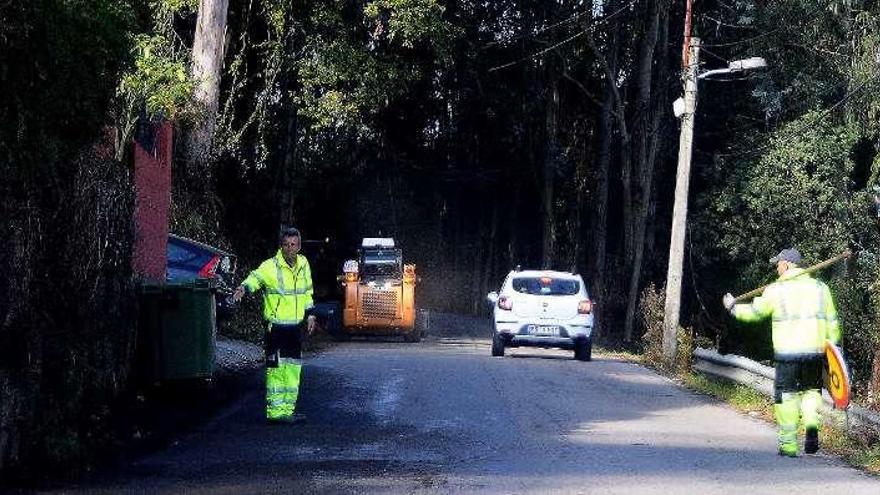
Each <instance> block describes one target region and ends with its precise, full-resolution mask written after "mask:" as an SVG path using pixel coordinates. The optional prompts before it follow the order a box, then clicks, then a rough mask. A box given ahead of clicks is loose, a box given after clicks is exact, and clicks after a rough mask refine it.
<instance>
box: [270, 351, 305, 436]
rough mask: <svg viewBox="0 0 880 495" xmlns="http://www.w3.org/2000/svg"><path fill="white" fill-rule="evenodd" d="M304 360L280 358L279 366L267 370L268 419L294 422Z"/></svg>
mask: <svg viewBox="0 0 880 495" xmlns="http://www.w3.org/2000/svg"><path fill="white" fill-rule="evenodd" d="M301 371H302V360H300V359H293V358H284V357H279V358H278V364H277V366H274V367H267V368H266V418H267V419H271V420H278V421H284V420H292V419H293V413H294V412H295V411H296V401H297V399H298V398H299V379H300V373H301Z"/></svg>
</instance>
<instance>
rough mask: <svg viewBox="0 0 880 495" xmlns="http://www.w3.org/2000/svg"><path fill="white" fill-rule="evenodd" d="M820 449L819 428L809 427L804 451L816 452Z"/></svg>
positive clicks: (806, 452)
mask: <svg viewBox="0 0 880 495" xmlns="http://www.w3.org/2000/svg"><path fill="white" fill-rule="evenodd" d="M818 451H819V429H818V428H807V435H806V438H804V453H805V454H815V453H816V452H818Z"/></svg>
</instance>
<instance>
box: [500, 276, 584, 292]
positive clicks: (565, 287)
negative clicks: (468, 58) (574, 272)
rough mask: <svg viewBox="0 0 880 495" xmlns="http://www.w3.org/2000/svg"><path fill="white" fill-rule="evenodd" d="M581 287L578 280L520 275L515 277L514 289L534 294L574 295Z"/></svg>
mask: <svg viewBox="0 0 880 495" xmlns="http://www.w3.org/2000/svg"><path fill="white" fill-rule="evenodd" d="M580 288H581V284H580V282H578V281H577V280H572V279H566V278H552V277H518V278H515V279H513V290H515V291H517V292H519V293H521V294H531V295H533V296H573V295H575V294H577V293H578V291H579V290H580Z"/></svg>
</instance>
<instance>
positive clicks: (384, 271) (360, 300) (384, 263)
mask: <svg viewBox="0 0 880 495" xmlns="http://www.w3.org/2000/svg"><path fill="white" fill-rule="evenodd" d="M343 272H344V274H343V276H342V277H341V280H342V285H343V287H344V290H345V307H344V309H343V311H342V327H343V328H342V335H341V337H348V336H351V335H402V336H403V338H404V339H405V340H406V341H408V342H418V341H419V340H421V338H422V335H421V330H420V329H416V325H415V320H416V306H415V286H416V266H415V265H409V264H407V265H405V264H404V263H403V252H402V251H401V249H400V248H398V247H395V246H394V239H389V238H375V237H374V238H369V237H368V238H365V239H364V240H363V242H362V243H361V248H360V249H359V250H358V259H357V260H348V261H346V262H345V265H344V266H343Z"/></svg>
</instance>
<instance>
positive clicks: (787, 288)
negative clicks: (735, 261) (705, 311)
mask: <svg viewBox="0 0 880 495" xmlns="http://www.w3.org/2000/svg"><path fill="white" fill-rule="evenodd" d="M734 316H735V317H736V319H737V320H739V321H745V322H753V321H758V320H763V319H766V318H772V319H773V351H774V352H775V353H776V357H777V359H779V358H782V359H785V358H794V359H796V358H798V357H800V356H803V357H807V356H810V355H815V354H821V353H824V352H825V340H830V341H832V342H834V343H838V342H839V341H840V323H839V321H838V320H837V309H836V308H835V307H834V300H833V299H832V297H831V291H830V290H829V289H828V286H827V285H825V284H824V283H823V282H821V281H820V280H816V279H815V278H813V277H811V276H810V275H809V274H805V273H804V270H803V269H801V268H791V269H789V270H788V271H786V272H785V273H784V274H782V276H781V277H779V280H777V281H776V282H774V283H773V284H771V285H770V286H769V287H767V289H766V290H764V294H762V295H761V296H759V297H756V298H755V299H754V300H752V302H751V304H737V305H736V306H734Z"/></svg>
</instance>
